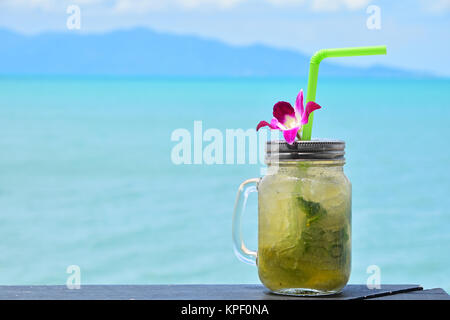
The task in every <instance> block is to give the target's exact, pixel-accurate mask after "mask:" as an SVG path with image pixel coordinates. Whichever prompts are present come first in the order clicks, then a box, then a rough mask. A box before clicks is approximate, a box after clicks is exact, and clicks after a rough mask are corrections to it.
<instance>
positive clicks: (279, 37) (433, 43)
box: [0, 0, 450, 76]
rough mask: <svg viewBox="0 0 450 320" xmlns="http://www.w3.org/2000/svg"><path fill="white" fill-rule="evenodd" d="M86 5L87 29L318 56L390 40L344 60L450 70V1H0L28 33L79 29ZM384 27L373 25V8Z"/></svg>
mask: <svg viewBox="0 0 450 320" xmlns="http://www.w3.org/2000/svg"><path fill="white" fill-rule="evenodd" d="M72 4H75V5H78V6H79V7H80V10H81V30H80V31H81V32H86V33H89V32H105V31H110V30H117V29H124V28H132V27H148V28H152V29H154V30H158V31H162V32H174V33H181V34H195V35H199V36H202V37H207V38H214V39H219V40H222V41H224V42H227V43H230V44H235V45H245V44H253V43H263V44H267V45H270V46H274V47H280V48H290V49H294V50H298V51H300V52H303V53H306V54H307V55H311V54H312V53H313V52H314V51H316V50H318V49H321V48H331V47H345V46H361V45H378V44H386V45H387V46H388V56H379V57H364V58H361V57H359V58H351V59H348V58H346V59H344V58H342V59H337V60H335V62H337V63H342V64H350V65H370V64H385V65H389V66H395V67H400V68H404V69H414V70H422V71H429V72H433V73H435V74H438V75H443V76H450V62H449V57H450V41H449V40H450V0H396V1H395V0H390V1H389V0H372V1H371V0H113V1H107V0H71V1H66V0H0V27H3V28H8V29H12V30H16V31H19V32H22V33H28V34H29V33H31V34H33V33H39V32H44V31H63V32H74V31H73V30H68V29H67V27H66V20H67V17H68V16H69V14H68V13H67V12H66V10H67V7H68V6H69V5H72ZM371 5H375V6H377V7H378V8H379V9H380V12H381V16H380V17H381V20H380V21H381V29H379V30H376V29H369V28H367V25H366V21H367V19H368V18H369V16H370V13H367V8H368V7H369V6H371Z"/></svg>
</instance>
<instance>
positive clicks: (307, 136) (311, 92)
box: [302, 46, 386, 140]
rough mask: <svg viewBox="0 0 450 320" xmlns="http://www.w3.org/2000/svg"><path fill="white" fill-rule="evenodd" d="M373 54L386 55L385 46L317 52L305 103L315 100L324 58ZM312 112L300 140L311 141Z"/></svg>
mask: <svg viewBox="0 0 450 320" xmlns="http://www.w3.org/2000/svg"><path fill="white" fill-rule="evenodd" d="M375 54H386V46H374V47H355V48H340V49H322V50H319V51H317V52H316V53H315V54H314V55H313V56H312V57H311V61H310V64H309V76H308V89H307V95H306V103H308V102H309V101H314V100H315V99H316V88H317V78H318V76H319V64H320V62H321V61H322V60H323V59H325V58H335V57H353V56H369V55H375ZM313 119H314V112H312V113H311V114H310V115H309V120H308V123H307V124H306V125H305V126H304V127H303V133H302V140H311V130H312V123H313Z"/></svg>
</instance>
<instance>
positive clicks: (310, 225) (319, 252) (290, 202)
mask: <svg viewBox="0 0 450 320" xmlns="http://www.w3.org/2000/svg"><path fill="white" fill-rule="evenodd" d="M344 148H345V142H343V141H341V140H326V139H317V140H309V141H296V142H294V143H293V144H287V143H286V142H283V141H269V142H268V143H267V151H266V163H267V165H268V167H267V173H266V174H265V175H264V177H262V178H253V179H248V180H246V181H244V182H243V183H242V184H241V185H240V186H239V190H238V194H237V197H236V202H235V208H234V214H233V243H234V251H235V253H236V256H237V257H238V258H239V259H240V260H241V261H243V262H245V263H248V264H251V265H256V266H257V267H258V274H259V278H260V280H261V282H262V283H263V284H264V286H266V287H267V288H268V289H270V290H271V291H272V292H274V293H278V294H287V295H329V294H335V293H338V292H340V291H341V290H342V289H343V288H344V287H345V285H346V284H347V281H348V279H349V276H350V269H351V212H352V209H351V208H352V203H351V202H352V200H351V199H352V190H351V189H352V188H351V184H350V181H349V180H348V179H347V177H346V176H345V174H344V169H343V167H344V164H345V158H344V154H345V152H344ZM251 192H258V249H257V250H251V249H249V248H247V246H246V245H245V243H244V241H243V239H242V235H241V228H240V224H241V216H242V213H243V212H244V211H245V208H246V203H247V198H248V195H249V194H250V193H251Z"/></svg>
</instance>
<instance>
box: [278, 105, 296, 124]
mask: <svg viewBox="0 0 450 320" xmlns="http://www.w3.org/2000/svg"><path fill="white" fill-rule="evenodd" d="M273 116H274V117H275V118H276V119H277V120H278V121H279V122H280V123H282V124H283V125H286V122H287V121H290V120H292V119H295V118H296V117H295V110H294V108H292V106H291V104H290V103H289V102H286V101H279V102H277V103H275V105H274V106H273ZM288 117H289V118H288Z"/></svg>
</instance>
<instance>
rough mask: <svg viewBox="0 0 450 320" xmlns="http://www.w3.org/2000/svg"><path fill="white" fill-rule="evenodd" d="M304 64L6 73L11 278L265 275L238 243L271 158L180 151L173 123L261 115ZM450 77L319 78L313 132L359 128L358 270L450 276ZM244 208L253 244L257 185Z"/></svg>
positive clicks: (386, 276) (6, 262)
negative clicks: (185, 155)
mask: <svg viewBox="0 0 450 320" xmlns="http://www.w3.org/2000/svg"><path fill="white" fill-rule="evenodd" d="M300 88H306V79H152V78H100V77H97V78H83V77H77V78H70V77H46V78H38V77H2V78H0V148H1V149H0V150H1V156H0V210H1V211H0V236H1V239H2V240H1V241H0V252H1V254H0V283H1V284H65V283H66V279H67V277H68V274H67V273H66V268H67V267H68V266H69V265H78V266H80V268H81V281H82V284H88V283H91V284H92V283H108V284H113V283H136V284H148V283H257V282H258V277H257V271H256V269H255V268H254V267H251V266H248V265H244V264H242V263H240V262H239V261H238V260H237V259H236V258H235V257H234V254H233V250H232V244H231V215H232V209H233V203H234V199H235V193H236V189H237V187H238V185H239V183H240V182H241V181H243V180H244V179H246V178H251V177H255V176H258V175H259V173H260V165H249V164H247V165H175V164H173V163H172V161H171V150H172V148H173V146H174V145H175V144H176V143H175V142H172V141H171V139H170V138H171V133H172V131H173V130H175V129H177V128H186V129H188V130H189V131H191V132H192V131H193V123H194V120H202V121H203V129H204V130H206V129H208V128H218V129H220V130H222V131H223V132H224V131H225V129H227V128H231V129H233V128H243V129H247V128H254V127H255V126H256V124H257V123H258V121H259V120H270V118H271V109H272V105H273V104H274V102H276V101H278V100H287V99H288V100H290V101H293V100H294V98H295V95H296V93H297V92H298V90H299V89H300ZM449 89H450V80H439V79H431V80H430V79H428V80H414V79H395V80H386V79H363V78H358V79H321V80H320V83H319V87H318V91H317V101H318V102H319V103H320V104H321V105H323V107H324V108H323V109H322V110H319V111H318V112H316V115H315V119H314V130H313V136H314V137H331V138H339V139H343V140H345V141H346V142H347V148H346V151H347V154H346V157H347V164H346V166H345V171H346V174H347V176H348V177H349V178H350V180H351V181H352V183H353V266H352V276H351V279H350V282H351V283H365V282H366V279H367V277H368V276H369V274H367V273H366V269H367V267H368V266H369V265H378V266H379V267H380V269H381V282H382V283H419V284H422V285H423V286H425V287H444V288H445V289H447V290H450V273H449V266H450V254H449V252H450V232H449V231H450V209H449V208H450V197H449V191H450V170H449V165H450V149H449V148H448V144H449V138H450V125H449V120H450V90H449ZM250 202H252V203H251V205H250V206H249V210H250V212H248V214H247V216H246V217H245V218H244V221H243V223H244V225H245V226H244V232H245V234H246V237H245V238H246V240H247V242H248V243H249V244H248V246H249V247H256V227H257V222H256V197H252V198H251V200H250Z"/></svg>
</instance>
